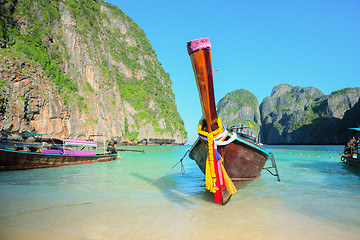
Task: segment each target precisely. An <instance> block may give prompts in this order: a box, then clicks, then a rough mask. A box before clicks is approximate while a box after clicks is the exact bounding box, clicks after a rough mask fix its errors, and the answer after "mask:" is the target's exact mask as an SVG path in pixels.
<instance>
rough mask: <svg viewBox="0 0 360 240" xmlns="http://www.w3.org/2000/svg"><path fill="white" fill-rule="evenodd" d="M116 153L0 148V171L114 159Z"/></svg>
mask: <svg viewBox="0 0 360 240" xmlns="http://www.w3.org/2000/svg"><path fill="white" fill-rule="evenodd" d="M116 157H117V154H107V155H80V156H74V155H63V154H62V155H56V154H43V153H31V152H21V151H13V150H7V149H0V171H6V170H19V169H32V168H47V167H59V166H64V165H72V164H85V163H95V162H104V161H112V160H115V159H116Z"/></svg>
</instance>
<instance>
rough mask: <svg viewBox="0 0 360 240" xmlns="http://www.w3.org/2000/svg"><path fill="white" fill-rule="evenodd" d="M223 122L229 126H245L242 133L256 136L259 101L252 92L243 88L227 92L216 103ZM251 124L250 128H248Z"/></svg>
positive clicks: (259, 125) (258, 120)
mask: <svg viewBox="0 0 360 240" xmlns="http://www.w3.org/2000/svg"><path fill="white" fill-rule="evenodd" d="M217 112H218V115H219V117H220V118H221V120H222V122H223V124H227V125H228V126H229V127H233V126H244V127H245V126H247V127H249V128H244V129H243V130H242V133H245V134H248V135H250V136H253V137H255V138H258V135H259V132H260V127H261V120H260V111H259V103H258V100H257V98H256V97H255V95H254V94H252V93H251V92H249V91H248V90H245V89H240V90H236V91H232V92H229V93H227V94H226V95H225V96H224V97H223V98H222V99H221V100H220V101H219V102H218V104H217ZM250 126H251V128H250Z"/></svg>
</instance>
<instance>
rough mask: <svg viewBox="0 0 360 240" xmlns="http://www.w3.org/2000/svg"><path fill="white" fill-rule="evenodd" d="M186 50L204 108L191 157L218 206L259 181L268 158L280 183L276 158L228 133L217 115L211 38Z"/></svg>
mask: <svg viewBox="0 0 360 240" xmlns="http://www.w3.org/2000/svg"><path fill="white" fill-rule="evenodd" d="M187 48H188V53H189V55H190V58H191V62H192V66H193V70H194V74H195V79H196V83H197V87H198V91H199V97H200V103H201V108H202V120H201V121H200V125H199V127H198V132H199V138H198V140H197V141H196V142H195V143H194V144H193V146H192V147H191V150H190V154H189V156H190V158H191V159H193V160H195V162H196V163H197V165H198V166H199V168H200V169H201V170H202V172H203V173H204V174H205V182H206V189H208V190H210V192H212V193H213V194H214V200H215V203H222V204H226V203H227V202H228V201H229V199H230V197H231V195H232V194H234V193H235V192H236V191H237V189H239V188H241V187H243V186H245V185H246V184H247V183H249V182H250V181H252V180H254V179H256V178H259V177H260V176H261V171H262V170H263V168H264V165H265V163H266V161H267V160H268V159H271V162H272V164H273V165H272V167H274V168H275V170H276V173H275V174H273V175H275V176H277V177H278V180H279V181H280V178H279V174H278V172H277V168H276V164H275V160H274V157H273V155H272V154H271V153H269V152H267V151H266V150H265V149H264V148H262V147H261V146H260V145H258V144H257V143H255V142H253V141H250V140H248V139H246V138H244V137H241V136H238V135H237V134H236V133H235V132H233V133H229V132H228V131H227V129H226V128H225V127H223V126H222V123H221V119H220V118H219V117H218V116H217V112H216V106H215V97H214V86H213V69H212V63H211V45H210V40H209V38H201V39H196V40H193V41H190V42H188V43H187ZM267 169H268V168H267Z"/></svg>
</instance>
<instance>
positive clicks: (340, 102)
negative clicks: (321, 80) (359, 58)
mask: <svg viewBox="0 0 360 240" xmlns="http://www.w3.org/2000/svg"><path fill="white" fill-rule="evenodd" d="M359 101H360V88H345V89H342V90H339V91H335V92H332V93H331V94H330V95H324V94H323V93H322V92H321V91H320V90H318V89H316V88H313V87H292V86H290V85H286V84H280V85H278V86H276V87H274V88H273V90H272V93H271V96H269V97H266V98H265V99H264V100H263V102H262V103H261V105H260V113H261V121H262V128H261V133H260V134H261V141H262V142H263V143H266V144H343V143H345V142H346V141H347V140H348V138H349V130H347V128H349V127H357V126H360V115H359V112H360V110H359V105H360V103H359Z"/></svg>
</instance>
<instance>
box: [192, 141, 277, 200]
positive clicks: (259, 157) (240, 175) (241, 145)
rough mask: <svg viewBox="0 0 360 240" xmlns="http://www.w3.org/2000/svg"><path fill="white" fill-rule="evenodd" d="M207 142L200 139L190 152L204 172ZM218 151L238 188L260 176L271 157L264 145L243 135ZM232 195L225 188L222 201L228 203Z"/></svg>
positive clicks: (220, 147)
mask: <svg viewBox="0 0 360 240" xmlns="http://www.w3.org/2000/svg"><path fill="white" fill-rule="evenodd" d="M229 137H230V135H229ZM206 144H207V143H205V142H204V141H203V140H201V139H198V140H197V141H196V142H195V143H194V145H193V146H192V148H191V150H190V153H189V156H190V158H191V159H193V160H195V162H196V163H197V165H198V166H199V168H200V169H201V171H202V172H203V173H204V174H205V168H206V158H207V154H208V149H207V146H206ZM218 151H219V154H220V155H221V156H222V157H223V159H224V163H223V164H224V167H225V170H226V172H227V174H228V175H229V177H230V178H231V180H232V182H233V183H234V185H235V187H236V188H237V189H239V188H241V187H243V186H245V185H246V184H248V183H249V182H250V181H252V180H254V179H256V178H259V177H260V176H261V171H262V170H263V168H264V165H265V163H266V161H267V160H268V159H269V158H270V154H269V153H268V152H267V151H266V150H264V149H263V148H262V147H260V146H259V145H257V144H255V143H252V142H249V141H247V140H246V139H243V138H241V137H237V139H236V140H234V141H233V142H231V143H230V144H228V145H225V146H219V147H218ZM230 197H231V194H230V193H229V192H228V191H227V189H224V190H223V191H222V203H223V204H226V203H227V202H228V201H229V199H230Z"/></svg>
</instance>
